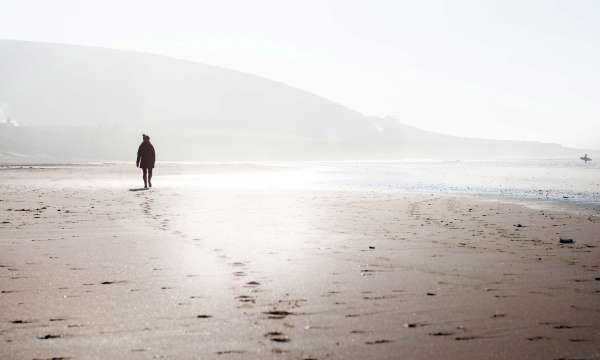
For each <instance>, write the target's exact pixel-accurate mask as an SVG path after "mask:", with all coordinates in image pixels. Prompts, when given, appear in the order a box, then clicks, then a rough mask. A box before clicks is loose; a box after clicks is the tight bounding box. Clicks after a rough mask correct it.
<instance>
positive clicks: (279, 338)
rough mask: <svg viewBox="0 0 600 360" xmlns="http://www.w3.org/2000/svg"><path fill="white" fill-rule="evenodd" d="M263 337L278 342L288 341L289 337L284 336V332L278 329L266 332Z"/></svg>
mask: <svg viewBox="0 0 600 360" xmlns="http://www.w3.org/2000/svg"><path fill="white" fill-rule="evenodd" d="M265 337H266V338H267V339H269V340H271V341H274V342H279V343H284V342H289V341H290V338H289V337H287V336H285V334H283V333H282V332H280V331H269V332H268V333H266V334H265Z"/></svg>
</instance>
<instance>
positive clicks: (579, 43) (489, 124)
mask: <svg viewBox="0 0 600 360" xmlns="http://www.w3.org/2000/svg"><path fill="white" fill-rule="evenodd" d="M0 38H5V39H20V40H31V41H49V42H59V43H69V44H80V45H94V46H103V47H109V48H119V49H129V50H140V51H147V52H152V53H158V54H164V55H169V56H174V57H178V58H185V59H190V60H194V61H198V62H203V63H208V64H213V65H218V66H222V67H227V68H231V69H236V70H241V71H244V72H248V73H252V74H256V75H261V76H264V77H267V78H270V79H273V80H277V81H281V82H284V83H287V84H289V85H291V86H294V87H298V88H301V89H304V90H308V91H310V92H313V93H315V94H317V95H320V96H323V97H326V98H328V99H331V100H334V101H336V102H339V103H342V104H344V105H346V106H348V107H350V108H353V109H355V110H358V111H360V112H362V113H364V114H367V115H392V116H395V117H397V118H398V119H400V120H401V121H402V122H404V123H407V124H411V125H414V126H418V127H421V128H425V129H429V130H435V131H440V132H444V133H450V134H455V135H465V136H477V137H487V138H500V139H525V140H541V141H549V142H558V143H562V144H565V145H570V146H576V147H592V148H597V149H600V2H599V1H595V0H589V1H580V0H573V1H566V0H565V1H551V0H544V1H535V0H530V1H527V0H519V1H508V0H498V1H483V0H479V1H441V0H438V1H414V0H412V1H400V0H389V1H375V0H371V1H366V0H364V1H352V0H332V1H325V0H302V1H285V0H252V1H249V0H239V1H232V0H218V1H214V0H212V1H199V0H196V1H175V0H169V1H166V0H164V1H150V0H128V1H124V0H102V1H92V0H88V1H86V0H79V1H77V0H71V1H69V0H52V1H49V0H39V1H33V0H2V3H1V6H0ZM0 81H1V79H0Z"/></svg>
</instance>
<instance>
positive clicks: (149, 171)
mask: <svg viewBox="0 0 600 360" xmlns="http://www.w3.org/2000/svg"><path fill="white" fill-rule="evenodd" d="M148 185H149V186H150V187H152V168H148Z"/></svg>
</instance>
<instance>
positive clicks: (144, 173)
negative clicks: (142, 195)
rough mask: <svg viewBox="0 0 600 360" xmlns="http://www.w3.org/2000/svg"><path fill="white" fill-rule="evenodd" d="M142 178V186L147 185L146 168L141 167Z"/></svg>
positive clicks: (145, 186)
mask: <svg viewBox="0 0 600 360" xmlns="http://www.w3.org/2000/svg"><path fill="white" fill-rule="evenodd" d="M142 178H144V188H147V187H148V169H147V168H142Z"/></svg>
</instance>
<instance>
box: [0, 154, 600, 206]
mask: <svg viewBox="0 0 600 360" xmlns="http://www.w3.org/2000/svg"><path fill="white" fill-rule="evenodd" d="M23 169H25V170H27V169H29V170H37V171H44V172H46V174H47V175H48V176H49V177H50V178H53V179H54V180H53V183H55V184H56V185H62V186H70V185H72V186H111V187H123V188H127V187H131V186H133V185H139V183H140V179H139V177H140V175H139V174H138V173H137V171H139V169H136V168H135V165H133V164H132V163H125V162H94V163H78V164H54V165H49V164H37V165H0V170H5V171H0V181H2V180H3V179H4V180H5V181H8V180H9V178H10V176H8V174H9V173H13V174H14V175H16V174H17V173H15V172H18V171H19V170H23ZM7 170H8V171H7ZM53 170H56V171H59V170H60V171H59V172H57V173H56V174H57V176H58V178H55V177H54V176H52V175H51V174H52V171H53ZM78 170H82V171H78ZM82 177H85V178H93V181H91V182H90V181H81V178H82ZM37 178H38V177H37V176H33V177H31V181H34V182H35V181H36V180H35V179H37ZM15 179H16V178H15ZM88 180H89V179H88ZM98 180H102V181H101V183H99V182H98ZM15 181H16V180H15ZM18 181H20V182H23V179H19V180H18ZM154 184H155V188H156V189H160V188H161V187H162V188H165V187H168V188H172V187H176V188H187V189H191V190H207V191H211V190H219V191H228V190H231V191H238V190H242V191H341V192H360V193H363V194H373V195H374V196H379V195H394V194H401V193H430V194H448V195H459V196H460V195H469V196H479V197H485V198H489V199H497V200H503V201H524V202H528V203H532V204H534V203H537V204H559V205H561V204H562V205H569V204H570V205H576V206H579V207H587V208H591V209H596V210H600V161H595V160H594V161H591V162H588V163H587V164H586V163H584V162H583V161H581V160H578V159H577V160H575V159H546V160H498V161H437V160H399V161H289V162H158V163H157V165H156V168H155V169H154Z"/></svg>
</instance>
